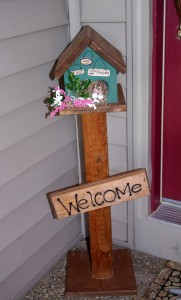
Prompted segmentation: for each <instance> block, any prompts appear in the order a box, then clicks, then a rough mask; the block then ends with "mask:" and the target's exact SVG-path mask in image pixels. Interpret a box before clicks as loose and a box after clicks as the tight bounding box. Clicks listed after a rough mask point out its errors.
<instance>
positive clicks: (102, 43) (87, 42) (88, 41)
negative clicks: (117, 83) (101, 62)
mask: <svg viewBox="0 0 181 300" xmlns="http://www.w3.org/2000/svg"><path fill="white" fill-rule="evenodd" d="M86 47H90V48H91V49H93V50H94V51H95V52H96V53H97V54H99V55H100V56H101V57H102V58H104V59H105V60H106V61H107V62H108V63H110V64H111V65H112V66H113V67H114V68H116V69H117V70H118V71H120V72H121V73H123V74H124V73H125V72H126V65H125V62H124V60H123V57H122V54H121V52H120V51H119V50H118V49H117V48H115V47H114V46H113V45H112V44H110V43H109V42H108V41H107V40H106V39H104V38H103V37H102V36H101V35H100V34H99V33H97V32H96V31H95V30H94V29H92V28H91V27H90V26H88V25H86V26H84V27H83V29H82V30H81V31H80V32H79V33H78V34H77V35H76V37H75V38H74V39H73V40H72V42H71V44H70V45H69V46H68V47H67V48H66V49H65V50H64V51H63V52H62V53H61V54H60V56H59V58H58V62H57V66H56V69H55V77H56V78H57V79H59V78H61V77H62V76H63V75H64V73H65V71H67V69H68V68H69V67H70V66H71V65H72V63H73V62H74V61H75V60H76V58H77V57H78V56H79V55H80V54H81V53H82V51H83V50H84V49H85V48H86Z"/></svg>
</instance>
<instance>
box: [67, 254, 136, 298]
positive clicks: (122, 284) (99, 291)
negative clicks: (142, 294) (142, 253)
mask: <svg viewBox="0 0 181 300" xmlns="http://www.w3.org/2000/svg"><path fill="white" fill-rule="evenodd" d="M67 260H68V262H67V279H66V287H65V295H66V296H67V297H75V296H84V297H88V296H92V297H93V296H94V297H95V296H116V295H117V296H121V295H135V294H136V281H135V276H134V270H133V266H132V258H131V253H130V251H129V250H127V249H121V250H120V249H119V250H114V251H113V269H114V276H113V277H112V278H110V279H108V280H97V279H94V278H92V276H91V268H90V263H89V254H88V252H86V251H74V252H69V254H68V259H67ZM80 266H81V268H80Z"/></svg>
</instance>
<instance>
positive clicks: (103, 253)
mask: <svg viewBox="0 0 181 300" xmlns="http://www.w3.org/2000/svg"><path fill="white" fill-rule="evenodd" d="M82 128H83V143H84V161H85V171H86V182H92V181H96V180H100V179H104V178H106V177H108V176H109V174H108V170H109V167H108V144H107V122H106V113H86V114H82ZM88 214H89V230H90V247H91V269H92V277H93V278H95V279H110V278H111V277H112V276H113V267H112V259H113V258H112V234H111V211H110V207H105V208H100V209H98V210H96V211H91V212H89V213H88Z"/></svg>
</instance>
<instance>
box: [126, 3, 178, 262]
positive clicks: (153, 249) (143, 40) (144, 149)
mask: <svg viewBox="0 0 181 300" xmlns="http://www.w3.org/2000/svg"><path fill="white" fill-rule="evenodd" d="M152 5H153V1H149V0H132V16H133V18H132V20H133V149H134V150H133V155H134V168H135V169H136V168H140V167H145V168H146V169H147V173H148V179H149V182H150V184H151V182H152V167H151V119H152V116H151V110H152V62H153V61H152V54H153V53H152V46H153V39H152V37H153V30H152V28H153V19H152V16H153V8H152ZM150 199H151V198H150V197H145V198H142V199H139V200H136V201H134V224H135V247H136V249H137V250H140V251H143V252H147V253H150V254H152V255H155V256H159V257H162V258H165V259H171V260H175V261H181V240H180V239H178V237H179V236H180V234H181V226H179V225H175V224H172V223H169V222H164V221H161V220H155V219H153V218H152V214H151V201H150Z"/></svg>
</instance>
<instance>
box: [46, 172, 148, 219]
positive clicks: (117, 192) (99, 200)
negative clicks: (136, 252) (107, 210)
mask: <svg viewBox="0 0 181 300" xmlns="http://www.w3.org/2000/svg"><path fill="white" fill-rule="evenodd" d="M149 194H150V191H149V186H148V181H147V175H146V171H145V170H144V169H138V170H135V171H130V172H126V173H123V174H120V175H115V176H111V177H108V178H106V179H103V180H99V181H96V182H92V183H87V184H83V185H79V186H76V187H73V188H68V189H63V190H60V191H55V192H50V193H48V199H49V201H50V205H51V207H52V210H53V212H54V216H55V217H56V218H57V219H60V218H66V217H69V216H73V215H77V214H80V213H85V212H88V211H91V210H95V209H98V208H102V207H106V206H111V205H113V204H118V203H121V202H125V201H129V200H134V199H137V198H141V197H144V196H147V195H149Z"/></svg>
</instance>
